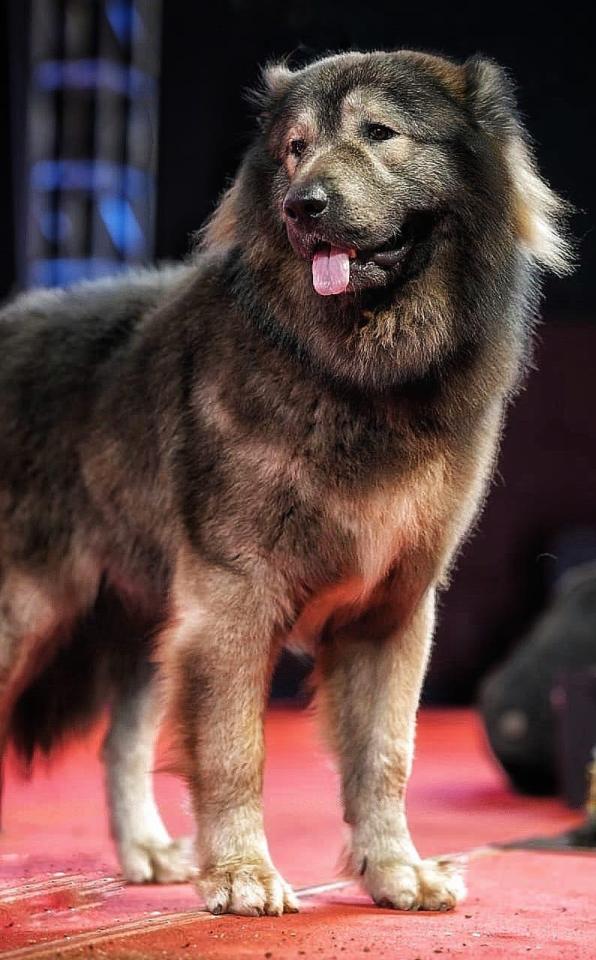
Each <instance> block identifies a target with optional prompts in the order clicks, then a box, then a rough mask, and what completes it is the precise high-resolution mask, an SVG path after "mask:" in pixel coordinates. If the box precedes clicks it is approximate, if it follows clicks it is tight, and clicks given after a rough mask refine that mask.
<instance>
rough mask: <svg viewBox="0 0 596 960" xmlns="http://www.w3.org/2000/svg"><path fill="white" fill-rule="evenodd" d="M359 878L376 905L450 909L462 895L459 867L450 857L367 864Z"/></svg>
mask: <svg viewBox="0 0 596 960" xmlns="http://www.w3.org/2000/svg"><path fill="white" fill-rule="evenodd" d="M362 882H363V884H364V886H365V887H366V889H367V890H368V892H369V893H370V895H371V897H372V898H373V900H374V901H375V903H377V904H378V905H379V906H380V907H392V908H393V909H395V910H453V908H454V907H455V905H456V904H457V903H459V901H460V900H463V898H464V897H465V895H466V885H465V883H464V877H463V868H462V865H461V864H460V863H457V862H455V861H453V860H441V859H436V860H435V859H428V860H421V861H420V862H419V863H404V862H399V861H397V860H393V861H386V862H384V863H378V864H367V866H366V870H365V872H364V874H363V877H362Z"/></svg>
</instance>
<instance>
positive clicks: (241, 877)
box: [198, 860, 298, 917]
mask: <svg viewBox="0 0 596 960" xmlns="http://www.w3.org/2000/svg"><path fill="white" fill-rule="evenodd" d="M198 888H199V892H200V893H201V894H202V896H203V897H204V899H205V903H206V905H207V909H208V910H210V911H211V913H215V914H219V913H237V914H240V915H241V916H247V917H261V916H265V915H267V916H280V915H281V914H282V913H296V912H297V910H298V900H297V898H296V895H295V894H294V892H293V890H292V888H291V887H290V886H289V885H288V884H287V883H286V882H285V880H284V879H283V877H281V876H280V875H279V873H278V872H277V870H276V869H275V867H273V866H272V865H271V864H269V863H267V862H266V861H261V860H258V861H255V862H239V863H227V864H218V865H216V866H214V867H210V868H208V869H206V870H203V871H201V874H200V876H199V881H198Z"/></svg>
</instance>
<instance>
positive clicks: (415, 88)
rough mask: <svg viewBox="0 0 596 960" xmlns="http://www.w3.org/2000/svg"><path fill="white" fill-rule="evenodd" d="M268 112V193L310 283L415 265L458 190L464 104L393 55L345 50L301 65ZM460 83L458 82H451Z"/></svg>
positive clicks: (331, 286) (372, 279)
mask: <svg viewBox="0 0 596 960" xmlns="http://www.w3.org/2000/svg"><path fill="white" fill-rule="evenodd" d="M286 82H287V89H286V92H285V96H284V97H283V100H282V102H281V103H280V106H279V111H278V113H277V115H275V116H274V117H273V119H272V122H271V125H270V129H269V131H268V146H269V150H270V151H271V154H272V156H273V157H274V159H275V162H276V163H277V165H278V169H277V172H276V174H275V176H274V178H273V192H274V196H275V205H276V208H277V209H278V211H279V216H280V217H281V219H282V221H283V224H284V226H285V229H286V231H287V237H288V240H289V242H290V244H291V246H292V248H293V250H294V251H295V253H296V255H297V256H299V257H302V258H304V259H305V260H308V261H309V262H310V263H311V265H312V279H313V284H314V288H315V290H316V291H317V293H319V294H321V295H339V294H343V293H350V292H354V291H357V290H361V289H364V288H370V287H384V286H387V285H390V284H392V283H394V282H395V281H396V279H397V278H399V277H401V276H404V275H408V274H411V273H412V271H413V270H414V269H417V270H418V269H422V268H423V266H424V264H425V263H426V262H427V261H428V259H429V257H430V256H431V255H432V241H433V232H434V230H435V228H436V226H437V225H438V223H439V222H440V220H441V218H442V216H443V214H444V213H445V212H446V211H447V210H449V209H450V207H452V206H453V205H454V204H456V203H457V202H458V197H459V195H460V193H461V182H460V180H461V173H460V170H459V169H458V157H457V152H456V151H455V150H454V144H456V143H457V142H458V140H460V139H461V138H462V137H464V136H465V134H466V131H467V121H468V118H467V117H466V114H465V111H464V109H463V107H462V106H461V104H460V103H458V101H457V100H456V97H455V92H456V90H457V85H458V80H457V76H456V75H455V74H454V75H453V77H452V80H451V82H452V85H453V88H454V93H453V95H450V93H449V90H448V87H446V86H445V85H444V84H442V83H441V82H440V81H439V80H438V79H437V78H434V77H433V75H432V74H431V73H430V72H428V71H426V72H425V71H424V70H423V69H421V67H420V65H419V64H417V63H416V61H415V60H408V59H404V57H403V55H402V56H399V55H390V54H377V55H369V56H364V55H361V56H358V55H350V56H347V57H338V58H332V59H330V60H327V61H323V62H321V63H318V64H315V65H313V67H311V68H309V69H307V70H304V71H301V73H299V74H297V75H295V77H294V78H293V79H291V80H289V79H288V78H286ZM460 86H461V84H460Z"/></svg>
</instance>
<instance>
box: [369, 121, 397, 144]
mask: <svg viewBox="0 0 596 960" xmlns="http://www.w3.org/2000/svg"><path fill="white" fill-rule="evenodd" d="M364 132H365V135H366V137H367V138H368V139H369V140H375V141H376V142H380V141H382V140H391V139H392V137H396V136H397V133H396V131H395V130H392V129H391V127H386V126H385V124H384V123H367V124H366V127H365V128H364Z"/></svg>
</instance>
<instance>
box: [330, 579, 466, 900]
mask: <svg viewBox="0 0 596 960" xmlns="http://www.w3.org/2000/svg"><path fill="white" fill-rule="evenodd" d="M434 604H435V600H434V591H432V590H431V591H428V592H427V593H426V594H425V596H424V598H423V599H422V601H421V602H419V603H418V604H417V605H416V606H415V608H414V610H413V611H412V610H408V611H405V610H402V611H400V610H399V609H394V608H393V606H392V603H391V601H390V600H388V599H386V600H384V601H383V602H380V603H379V605H378V607H377V609H376V610H375V609H373V610H371V611H369V613H368V614H367V615H365V616H363V617H362V618H361V619H360V621H359V622H356V623H353V624H350V625H349V626H348V627H344V628H342V629H339V630H337V631H335V633H333V634H332V635H330V636H329V637H327V638H326V640H325V641H324V642H323V645H322V649H321V663H320V674H321V680H322V690H321V693H322V696H323V699H324V703H326V706H327V710H328V721H329V723H330V727H331V735H332V738H333V741H334V743H335V746H336V748H337V751H338V754H339V760H340V767H341V775H342V798H343V804H344V812H345V819H346V821H347V822H348V823H349V824H350V826H351V834H352V835H351V846H350V849H349V855H348V863H349V867H348V869H349V870H350V872H351V873H352V874H353V875H354V876H357V877H359V878H360V881H361V882H362V884H363V885H364V887H365V888H366V889H367V890H368V892H369V893H370V894H371V896H372V897H373V899H374V900H375V901H376V902H377V903H378V904H380V905H384V906H391V907H396V908H398V909H402V910H418V909H424V910H447V909H450V908H452V907H453V906H455V904H456V902H457V901H458V900H460V899H461V898H462V897H463V896H464V894H465V888H464V884H463V880H462V877H461V874H460V871H459V869H458V868H457V866H455V865H454V864H452V863H449V862H443V861H437V860H421V859H420V857H419V856H418V853H417V851H416V848H415V846H414V844H413V843H412V840H411V838H410V833H409V829H408V824H407V820H406V811H405V792H406V785H407V782H408V778H409V775H410V769H411V765H412V755H413V747H414V734H415V724H416V711H417V708H418V701H419V697H420V689H421V685H422V680H423V677H424V671H425V667H426V662H427V658H428V651H429V647H430V640H431V635H432V628H433V621H434ZM400 621H401V622H400Z"/></svg>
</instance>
